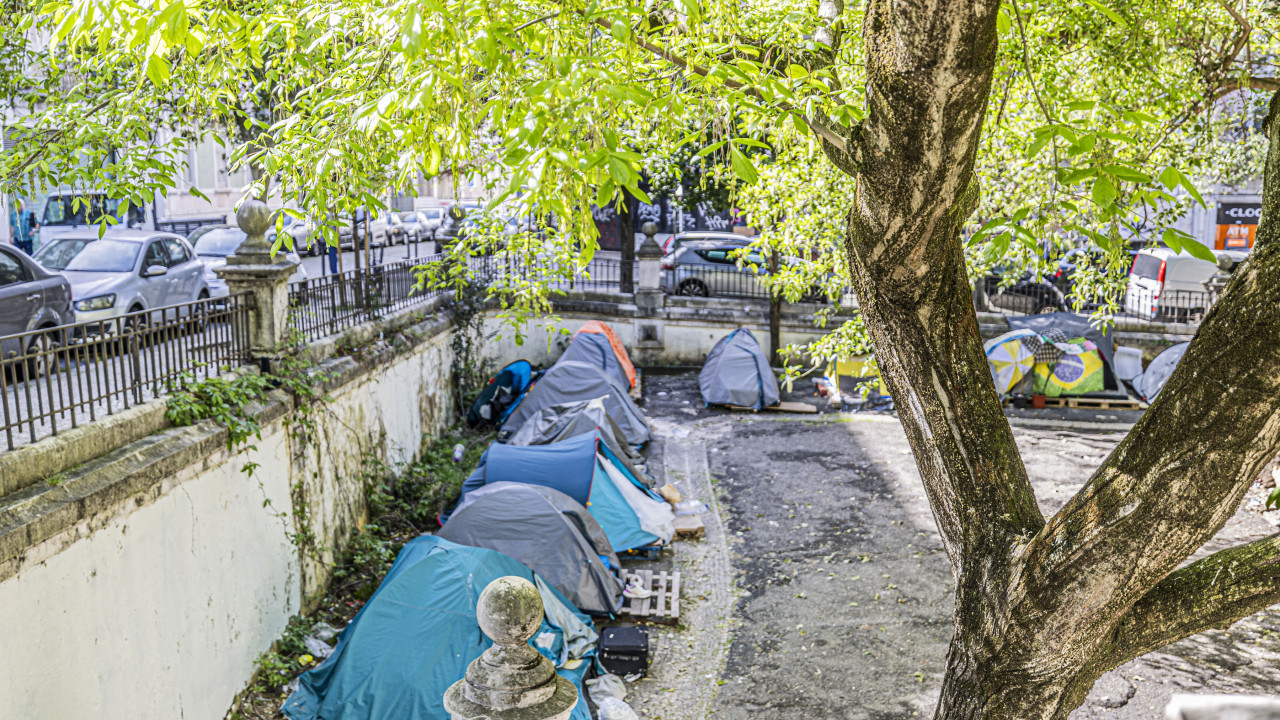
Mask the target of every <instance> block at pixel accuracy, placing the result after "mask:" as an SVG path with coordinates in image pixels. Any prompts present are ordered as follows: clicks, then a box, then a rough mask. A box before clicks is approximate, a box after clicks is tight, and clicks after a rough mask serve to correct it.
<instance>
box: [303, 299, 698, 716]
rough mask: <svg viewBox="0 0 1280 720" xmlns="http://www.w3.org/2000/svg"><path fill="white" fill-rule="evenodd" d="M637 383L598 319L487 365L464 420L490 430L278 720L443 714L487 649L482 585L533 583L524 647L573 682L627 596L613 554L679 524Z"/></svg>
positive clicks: (579, 712) (648, 542)
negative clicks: (533, 618)
mask: <svg viewBox="0 0 1280 720" xmlns="http://www.w3.org/2000/svg"><path fill="white" fill-rule="evenodd" d="M636 381H637V375H636V370H635V367H634V365H633V364H632V363H631V360H630V358H629V357H628V356H627V353H626V349H625V347H624V346H623V345H622V343H621V342H620V341H619V340H618V337H617V335H616V334H615V333H614V332H613V330H612V329H611V328H609V327H608V326H607V325H605V324H604V323H599V322H591V323H587V324H586V325H585V326H583V328H582V329H580V330H579V331H578V332H577V333H576V334H575V335H574V336H573V338H572V340H571V342H570V344H569V347H568V349H567V350H566V351H565V353H564V354H563V355H562V356H561V358H560V359H559V360H558V361H557V362H556V363H555V364H554V365H553V366H552V367H550V368H548V369H547V370H545V371H542V372H536V371H535V370H534V369H533V367H532V365H531V364H530V363H528V362H527V361H524V360H520V361H517V362H515V363H512V364H510V365H508V366H507V367H505V368H503V369H502V370H501V371H499V372H498V373H497V374H496V375H495V376H494V378H493V379H492V380H491V381H490V383H489V384H488V385H487V386H486V387H485V388H484V391H483V392H482V393H481V394H480V396H479V398H478V399H477V400H476V403H475V404H474V406H473V407H472V409H471V412H470V413H469V415H468V420H469V421H470V422H471V423H472V424H474V425H488V426H491V427H497V428H498V436H497V437H498V439H497V440H495V441H494V442H493V443H491V444H490V446H489V447H488V448H487V449H486V450H485V452H484V454H483V456H482V457H481V460H480V463H479V465H478V466H477V467H476V468H475V469H474V471H473V472H472V473H471V474H470V476H468V478H467V479H466V481H465V482H464V484H463V487H462V492H461V496H460V498H459V500H458V502H457V504H456V505H455V506H454V507H453V508H452V509H451V510H450V511H449V512H447V513H444V514H443V515H442V516H441V517H440V522H441V528H440V530H439V531H438V532H437V533H436V534H435V535H433V536H426V535H424V536H422V537H419V538H417V539H415V540H413V541H411V542H410V543H408V544H407V545H406V546H405V547H404V549H403V550H402V551H401V553H400V555H399V556H398V557H397V558H396V562H395V564H394V565H393V567H392V569H391V571H390V572H389V573H388V574H387V577H386V578H385V579H384V580H383V582H382V584H381V585H380V586H379V588H378V590H377V591H376V592H375V593H374V594H373V596H372V597H371V598H370V599H369V602H368V603H367V604H366V605H365V606H364V607H363V608H362V609H361V610H360V612H359V614H357V615H356V617H355V619H353V620H352V622H351V624H350V625H348V627H347V628H346V629H345V630H343V632H342V634H341V635H340V636H339V640H338V644H337V647H336V648H334V651H333V653H332V654H331V655H330V656H329V658H327V659H326V660H325V661H324V662H323V663H322V664H321V665H320V666H318V667H317V668H316V669H314V670H311V671H309V672H307V673H304V674H303V675H302V676H301V677H300V680H299V685H298V689H297V690H296V691H295V692H294V693H293V694H292V695H290V697H289V699H288V700H287V701H286V702H285V705H284V708H283V712H284V714H285V716H286V717H288V718H290V720H321V719H323V720H357V719H359V720H368V719H372V718H379V719H383V718H386V719H390V718H395V719H396V720H447V718H448V714H447V713H446V712H445V711H444V705H443V697H444V693H445V690H446V689H447V688H448V687H449V686H450V685H451V684H452V683H453V682H455V681H457V680H458V679H459V678H461V677H462V676H463V675H464V674H465V672H466V668H467V665H468V664H469V663H470V662H471V661H472V660H474V659H475V658H476V657H478V656H479V655H480V654H481V653H482V652H484V650H486V649H487V648H488V647H489V645H490V644H491V642H490V641H489V639H488V638H486V637H485V636H484V635H483V634H482V633H481V632H480V630H479V627H478V626H477V623H476V617H475V607H476V602H477V600H478V598H479V594H480V592H481V591H482V590H484V588H485V587H486V586H487V585H488V584H489V583H490V582H492V581H493V580H495V579H497V578H498V577H501V576H504V575H515V576H518V577H523V578H525V579H526V580H529V581H530V582H533V583H534V584H535V585H536V586H537V587H538V589H539V591H540V593H541V595H542V600H543V606H544V611H545V617H544V622H543V627H542V629H541V630H540V631H539V632H538V634H536V635H535V636H534V638H533V640H531V641H530V643H531V645H533V646H534V647H535V649H537V650H538V651H539V652H541V653H542V654H543V655H545V656H546V657H548V658H549V659H550V660H551V661H552V662H553V663H555V664H556V667H557V672H559V673H560V674H561V675H563V676H564V677H566V678H568V679H570V680H571V681H573V682H574V684H575V685H577V686H578V689H579V691H580V693H579V702H578V705H577V707H575V708H574V710H573V714H572V716H571V717H572V718H573V720H589V718H590V714H589V712H588V711H587V707H586V702H585V700H584V699H583V698H584V696H585V694H584V693H581V690H582V686H581V685H582V680H583V677H584V675H585V673H586V672H587V670H588V667H589V666H590V664H591V661H592V659H593V658H594V656H595V652H596V644H597V634H596V630H595V626H594V620H593V618H601V617H603V618H608V617H611V616H613V615H615V614H616V613H618V611H619V610H620V609H621V607H622V602H623V589H624V588H623V583H622V580H621V577H622V566H621V560H620V555H622V556H625V555H626V554H627V553H628V552H635V551H640V552H645V551H651V550H653V549H655V548H661V547H662V546H663V545H665V544H667V543H670V542H671V540H672V539H673V537H674V535H675V517H674V514H673V512H672V509H671V507H670V506H669V505H668V503H667V502H666V501H665V500H664V499H663V498H662V497H661V496H660V495H658V494H657V493H656V492H655V491H654V490H653V485H654V481H653V479H652V478H650V477H649V476H648V474H647V473H646V472H645V469H644V465H643V462H642V457H641V455H640V450H641V449H642V448H643V446H644V445H645V444H646V443H648V442H649V441H650V439H651V437H652V434H651V431H650V428H649V423H648V420H647V419H646V418H645V416H644V414H643V413H642V412H641V411H640V409H639V408H638V407H637V406H636V405H635V403H634V401H633V400H632V399H631V397H630V395H629V390H630V389H631V388H632V387H633V386H634V385H635V383H636Z"/></svg>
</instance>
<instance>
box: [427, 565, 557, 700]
mask: <svg viewBox="0 0 1280 720" xmlns="http://www.w3.org/2000/svg"><path fill="white" fill-rule="evenodd" d="M542 612H543V609H542V597H541V596H540V595H539V594H538V589H537V588H536V587H534V586H533V583H531V582H529V581H528V580H525V579H524V578H521V577H515V576H508V577H501V578H498V579H497V580H494V581H493V582H491V583H489V586H488V587H486V588H485V589H484V592H482V593H480V599H479V600H478V601H477V603H476V621H477V622H478V623H479V625H480V629H481V630H483V631H484V634H485V635H487V636H488V637H489V638H490V639H492V640H493V643H494V644H493V647H490V648H489V649H488V650H486V651H484V654H483V655H481V656H480V657H478V658H476V659H475V660H473V661H472V662H471V665H470V666H468V667H467V675H466V677H465V678H463V679H462V680H459V681H458V682H456V683H454V684H453V686H452V687H450V688H449V689H448V691H446V692H445V695H444V708H445V710H447V711H448V712H449V716H450V717H451V718H453V720H481V718H483V719H485V720H567V718H568V717H569V715H570V714H571V713H572V712H573V707H574V705H576V704H577V703H578V689H577V688H576V687H574V685H573V683H572V682H570V681H569V680H567V679H565V678H562V677H560V676H559V675H556V668H555V666H554V665H552V664H551V661H550V660H548V659H547V658H545V657H543V656H542V654H541V653H539V652H538V651H537V650H534V649H533V648H532V647H530V646H529V640H530V638H532V637H533V636H534V634H535V633H537V632H538V628H539V627H541V625H542Z"/></svg>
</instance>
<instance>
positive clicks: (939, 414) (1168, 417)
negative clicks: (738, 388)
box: [826, 0, 1280, 720]
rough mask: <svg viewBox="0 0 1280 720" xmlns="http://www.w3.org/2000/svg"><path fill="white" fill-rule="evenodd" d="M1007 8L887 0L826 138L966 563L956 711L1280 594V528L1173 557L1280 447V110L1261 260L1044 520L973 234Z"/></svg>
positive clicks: (1043, 713) (948, 692)
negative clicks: (839, 131) (845, 142)
mask: <svg viewBox="0 0 1280 720" xmlns="http://www.w3.org/2000/svg"><path fill="white" fill-rule="evenodd" d="M998 7H999V2H998V0H977V1H976V2H974V1H972V0H938V1H937V2H934V3H914V2H903V1H902V0H871V2H870V5H869V6H868V9H867V13H866V20H865V27H864V38H865V42H866V53H865V56H866V58H867V65H868V82H867V97H868V106H869V107H868V110H869V114H868V116H867V119H866V120H865V121H864V123H863V125H862V126H861V128H860V129H859V131H858V132H856V133H855V134H854V136H853V137H851V138H850V141H849V147H848V150H847V151H844V150H838V149H836V148H833V147H831V146H830V145H827V146H826V149H827V150H828V153H829V154H830V155H831V157H832V159H833V160H834V161H835V162H836V163H837V164H838V165H840V166H841V167H843V168H845V169H847V170H849V171H851V172H856V173H857V174H858V186H857V194H856V197H855V205H854V207H853V209H852V210H851V211H850V214H849V227H848V236H847V248H848V253H849V262H850V266H851V270H852V273H851V274H852V277H853V282H854V289H855V292H856V293H857V296H858V301H859V305H860V307H861V308H862V313H863V316H864V318H865V321H866V325H867V328H868V331H869V332H870V334H871V338H872V342H873V344H874V347H875V351H876V356H877V359H878V360H879V364H880V368H881V370H882V372H883V375H884V379H885V382H886V384H887V385H888V387H889V389H890V391H891V392H892V394H893V396H894V398H895V399H896V400H897V406H898V410H899V413H900V416H901V419H902V424H903V426H904V428H905V429H906V432H907V436H908V438H909V440H910V442H911V445H912V448H913V451H914V455H915V458H916V462H917V464H918V465H919V468H920V473H921V476H922V478H923V479H924V484H925V490H926V493H927V494H928V497H929V502H930V505H931V506H932V508H933V513H934V518H935V520H936V521H937V524H938V528H939V531H940V533H941V535H942V540H943V544H944V546H945V548H946V550H947V553H948V556H949V558H950V561H951V564H952V568H953V571H954V574H955V579H956V583H955V608H956V609H955V618H954V626H955V632H954V637H953V640H952V643H951V648H950V651H949V654H948V658H947V674H946V678H945V680H944V684H943V689H942V696H941V699H940V701H939V704H938V709H937V716H938V717H939V718H946V719H947V720H959V719H967V718H988V719H993V718H1018V719H1019V720H1025V719H1028V718H1045V719H1049V718H1063V717H1065V716H1066V714H1067V713H1069V712H1070V711H1071V710H1072V709H1073V708H1075V707H1076V706H1077V705H1078V704H1079V703H1080V702H1081V701H1082V700H1083V698H1084V695H1085V694H1087V692H1088V691H1089V689H1090V687H1091V686H1092V684H1093V682H1094V680H1095V679H1096V678H1097V677H1098V676H1099V675H1101V673H1103V672H1105V671H1106V670H1108V669H1110V668H1112V667H1115V666H1116V665H1118V664H1120V663H1122V662H1125V661H1126V660H1128V659H1131V658H1133V657H1136V656H1137V655H1139V654H1141V653H1143V652H1146V651H1148V650H1151V649H1153V648H1155V647H1159V646H1160V645H1162V644H1165V643H1168V642H1172V641H1173V640H1176V639H1178V638H1180V637H1185V636H1186V635H1188V634H1191V633H1194V632H1197V631H1199V630H1202V629H1205V628H1206V627H1209V626H1213V625H1219V624H1222V623H1224V622H1227V623H1229V622H1233V621H1234V620H1236V619H1238V618H1240V617H1243V616H1244V615H1247V614H1249V613H1250V612H1254V611H1257V610H1259V609H1261V608H1263V607H1266V606H1267V605H1268V604H1270V603H1273V602H1278V601H1280V562H1277V558H1280V552H1278V549H1280V540H1276V539H1271V540H1268V541H1263V542H1260V543H1254V544H1251V545H1249V546H1245V547H1243V548H1236V549H1233V550H1230V551H1224V552H1223V553H1219V554H1218V555H1215V556H1212V557H1210V558H1208V559H1206V560H1205V561H1201V562H1200V563H1196V564H1193V565H1191V566H1189V567H1187V568H1185V569H1183V570H1178V571H1176V572H1174V571H1175V569H1176V568H1177V567H1178V566H1179V565H1180V564H1181V563H1182V562H1183V561H1184V560H1185V559H1186V558H1187V557H1188V556H1189V555H1191V553H1193V552H1194V551H1195V550H1196V549H1197V548H1199V547H1200V546H1201V545H1203V543H1204V542H1205V541H1206V540H1208V539H1209V538H1210V537H1211V536H1212V535H1213V534H1214V533H1215V532H1216V531H1217V530H1218V529H1219V528H1221V526H1222V525H1223V523H1224V522H1225V521H1226V519H1227V518H1228V517H1229V516H1230V515H1231V513H1232V512H1234V510H1235V508H1236V507H1237V506H1238V504H1239V501H1240V499H1241V497H1242V496H1243V493H1244V492H1245V490H1246V489H1247V487H1248V484H1249V482H1250V481H1251V480H1252V479H1253V477H1255V475H1256V473H1257V472H1258V470H1259V468H1260V467H1261V466H1262V465H1263V464H1264V463H1265V462H1266V461H1267V460H1268V459H1269V458H1271V457H1273V456H1274V455H1275V453H1276V448H1277V444H1278V443H1280V414H1278V413H1277V398H1278V397H1280V240H1277V239H1275V238H1273V237H1272V236H1273V235H1276V234H1280V139H1277V133H1278V123H1280V120H1278V119H1277V118H1276V113H1273V114H1272V117H1271V118H1270V120H1269V124H1268V128H1269V130H1270V134H1271V137H1272V146H1271V155H1270V158H1269V162H1268V170H1267V182H1266V190H1265V199H1264V209H1263V218H1262V225H1261V227H1260V228H1259V239H1258V243H1257V247H1256V248H1255V250H1254V252H1253V256H1252V257H1251V259H1250V260H1249V261H1248V262H1247V263H1246V264H1245V265H1244V266H1243V267H1242V268H1241V269H1240V270H1238V271H1237V273H1236V276H1235V278H1234V279H1233V280H1232V281H1231V284H1230V286H1229V287H1228V289H1227V292H1226V293H1225V295H1224V297H1223V299H1222V300H1221V301H1220V302H1219V304H1218V305H1217V306H1216V307H1215V308H1214V309H1213V310H1212V311H1211V312H1210V313H1209V315H1208V317H1207V318H1206V319H1205V321H1204V323H1203V324H1202V325H1201V328H1200V331H1199V333H1198V334H1197V337H1196V339H1195V340H1194V342H1193V343H1192V345H1191V347H1190V349H1189V350H1188V352H1187V354H1186V356H1185V357H1184V359H1183V361H1182V364H1181V365H1180V367H1179V368H1178V370H1177V372H1175V373H1174V375H1173V377H1172V378H1171V379H1170V381H1169V384H1168V385H1167V386H1166V389H1165V391H1164V392H1163V393H1162V394H1161V396H1160V400H1159V401H1158V402H1157V403H1155V404H1154V405H1153V406H1152V407H1151V409H1150V410H1149V411H1148V412H1147V414H1146V416H1145V417H1144V418H1143V419H1142V421H1141V422H1140V423H1139V424H1138V425H1137V426H1136V427H1135V428H1134V430H1133V431H1132V432H1131V433H1130V434H1129V436H1128V438H1127V439H1126V440H1125V441H1124V442H1122V443H1121V444H1120V446H1119V447H1118V448H1117V449H1116V451H1115V452H1114V453H1113V454H1112V456H1111V457H1110V458H1108V459H1107V461H1106V462H1105V463H1104V464H1103V466H1102V467H1101V468H1100V469H1099V470H1098V471H1097V473H1096V474H1095V475H1094V477H1093V478H1092V479H1091V480H1090V482H1089V483H1088V484H1087V485H1086V487H1085V488H1084V489H1083V490H1082V491H1081V492H1080V494H1079V495H1078V496H1077V497H1075V498H1074V499H1073V500H1072V501H1071V502H1069V503H1068V504H1067V505H1066V507H1064V508H1063V510H1062V511H1060V512H1059V513H1058V514H1057V515H1056V516H1055V517H1054V518H1052V519H1051V520H1050V521H1048V522H1047V523H1046V521H1045V519H1044V517H1043V516H1042V514H1041V512H1040V510H1039V507H1038V506H1037V504H1036V500H1035V496H1034V494H1033V492H1032V490H1031V486H1030V483H1029V482H1028V480H1027V475H1026V471H1025V469H1024V467H1023V465H1022V460H1021V458H1020V456H1019V454H1018V451H1017V448H1016V446H1015V444H1014V441H1013V436H1012V433H1011V431H1010V429H1009V425H1008V422H1007V421H1006V419H1005V416H1004V413H1003V411H1002V409H1001V407H1000V404H999V402H998V399H997V397H996V393H995V388H994V386H993V384H992V381H991V377H990V374H989V371H988V368H987V362H986V357H985V354H984V353H983V351H982V338H981V336H980V334H979V331H978V322H977V316H976V314H975V312H974V309H973V305H972V302H971V298H972V290H971V288H970V286H969V283H968V279H967V277H966V274H965V268H964V260H963V253H962V248H961V239H960V230H961V228H962V226H963V224H964V223H965V222H966V220H967V219H968V217H969V215H970V213H971V212H972V211H973V209H974V207H975V205H976V203H977V199H978V192H979V189H978V186H977V183H976V180H975V177H974V173H973V166H974V158H975V154H976V152H977V148H978V143H979V136H980V133H981V128H982V120H983V117H984V114H985V112H986V107H987V101H988V96H989V91H990V84H991V75H992V70H993V67H994V62H995V51H996V42H997V38H996V29H995V25H996V23H995V21H996V13H997V10H998ZM1278 103H1280V100H1278V101H1274V102H1273V106H1274V105H1276V104H1278ZM1224 568H1226V571H1225V572H1226V577H1223V574H1224ZM1171 573H1172V574H1171Z"/></svg>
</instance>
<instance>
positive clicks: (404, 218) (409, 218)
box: [400, 212, 418, 223]
mask: <svg viewBox="0 0 1280 720" xmlns="http://www.w3.org/2000/svg"><path fill="white" fill-rule="evenodd" d="M400 222H407V223H410V222H418V213H413V212H402V213H400Z"/></svg>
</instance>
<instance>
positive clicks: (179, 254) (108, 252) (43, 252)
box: [35, 230, 210, 323]
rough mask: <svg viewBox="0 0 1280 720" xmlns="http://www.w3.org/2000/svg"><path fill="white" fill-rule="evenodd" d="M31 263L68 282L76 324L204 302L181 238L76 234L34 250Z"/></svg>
mask: <svg viewBox="0 0 1280 720" xmlns="http://www.w3.org/2000/svg"><path fill="white" fill-rule="evenodd" d="M35 260H36V262H38V263H40V264H41V265H43V266H44V267H45V268H46V269H48V270H52V271H54V272H57V273H59V274H61V275H62V276H63V277H65V278H66V279H67V280H69V281H70V282H71V298H72V300H73V302H74V307H75V312H76V322H81V323H83V322H100V321H103V320H108V319H112V318H117V317H120V316H122V315H125V314H127V313H131V312H136V311H138V310H150V309H152V308H158V307H164V306H166V305H176V304H178V303H185V302H191V301H193V300H199V299H203V298H208V297H209V296H210V290H209V284H208V283H207V282H206V281H205V279H204V265H203V264H202V263H201V262H200V260H199V259H197V258H196V254H195V251H193V250H192V249H191V246H190V245H188V244H187V241H186V240H184V239H183V238H181V237H179V236H177V235H173V234H171V233H161V232H156V231H154V230H108V231H107V232H106V234H105V235H104V236H103V237H102V238H101V239H99V238H98V232H97V230H89V231H80V232H76V233H71V234H68V235H64V236H62V237H60V238H58V239H57V240H56V241H54V242H53V243H50V244H49V245H46V246H44V247H42V248H40V252H38V253H36V256H35Z"/></svg>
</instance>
